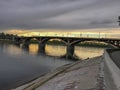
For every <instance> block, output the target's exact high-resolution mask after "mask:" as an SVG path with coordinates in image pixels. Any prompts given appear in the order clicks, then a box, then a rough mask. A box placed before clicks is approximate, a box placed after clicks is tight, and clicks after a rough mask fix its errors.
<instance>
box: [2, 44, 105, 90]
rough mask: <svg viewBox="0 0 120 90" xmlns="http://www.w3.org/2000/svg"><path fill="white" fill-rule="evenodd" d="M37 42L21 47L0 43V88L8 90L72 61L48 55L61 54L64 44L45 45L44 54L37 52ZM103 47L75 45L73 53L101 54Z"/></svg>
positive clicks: (64, 48)
mask: <svg viewBox="0 0 120 90" xmlns="http://www.w3.org/2000/svg"><path fill="white" fill-rule="evenodd" d="M38 51H39V50H38V44H30V45H29V49H27V50H26V49H22V48H21V47H18V46H15V45H13V44H7V43H0V90H9V89H11V88H15V87H17V86H20V85H22V84H24V83H26V82H28V81H30V80H33V79H35V78H37V77H39V76H41V75H43V74H45V73H47V72H49V71H51V70H53V69H55V68H57V67H60V66H62V65H65V64H69V63H72V62H74V61H72V60H66V59H59V58H56V57H50V56H62V55H64V54H65V53H66V46H55V45H46V48H45V52H46V55H43V54H40V53H39V52H38ZM103 51H104V48H92V47H78V46H76V47H75V55H77V56H78V57H79V58H80V59H86V58H88V57H89V58H90V57H95V56H99V55H102V54H103Z"/></svg>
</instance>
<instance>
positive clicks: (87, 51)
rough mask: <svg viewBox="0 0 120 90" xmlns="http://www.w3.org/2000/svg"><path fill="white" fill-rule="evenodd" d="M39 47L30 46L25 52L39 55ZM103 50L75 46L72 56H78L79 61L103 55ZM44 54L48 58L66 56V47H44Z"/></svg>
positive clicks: (36, 45) (35, 45)
mask: <svg viewBox="0 0 120 90" xmlns="http://www.w3.org/2000/svg"><path fill="white" fill-rule="evenodd" d="M39 49H40V48H39V45H38V44H30V45H29V48H28V49H26V51H28V52H29V54H31V55H39V54H40V52H39ZM104 49H105V48H98V47H84V46H75V51H74V55H75V56H78V57H79V58H80V59H86V58H91V57H95V56H100V55H102V54H103V52H104ZM45 53H46V55H49V56H55V57H58V56H64V55H65V54H66V46H60V45H48V44H47V45H46V47H45Z"/></svg>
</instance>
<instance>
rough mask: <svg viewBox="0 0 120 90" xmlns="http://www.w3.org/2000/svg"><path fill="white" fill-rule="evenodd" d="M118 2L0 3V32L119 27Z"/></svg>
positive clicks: (42, 0)
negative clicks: (8, 30) (6, 30)
mask: <svg viewBox="0 0 120 90" xmlns="http://www.w3.org/2000/svg"><path fill="white" fill-rule="evenodd" d="M119 3H120V0H0V29H1V30H2V29H4V30H5V29H42V28H44V29H81V28H107V27H118V26H117V25H118V24H117V17H118V16H119V15H120V6H119Z"/></svg>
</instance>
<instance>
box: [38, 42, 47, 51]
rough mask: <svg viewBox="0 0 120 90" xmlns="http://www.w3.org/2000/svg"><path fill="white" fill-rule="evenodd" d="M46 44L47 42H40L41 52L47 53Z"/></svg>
mask: <svg viewBox="0 0 120 90" xmlns="http://www.w3.org/2000/svg"><path fill="white" fill-rule="evenodd" d="M45 45H46V43H45V42H40V43H39V52H40V53H45Z"/></svg>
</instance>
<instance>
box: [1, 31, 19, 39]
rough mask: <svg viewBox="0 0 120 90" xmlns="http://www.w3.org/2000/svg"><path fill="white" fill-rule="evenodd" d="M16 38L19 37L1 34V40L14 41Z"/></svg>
mask: <svg viewBox="0 0 120 90" xmlns="http://www.w3.org/2000/svg"><path fill="white" fill-rule="evenodd" d="M15 37H17V35H13V34H7V33H3V32H2V33H0V39H1V40H13V39H14V38H15Z"/></svg>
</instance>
